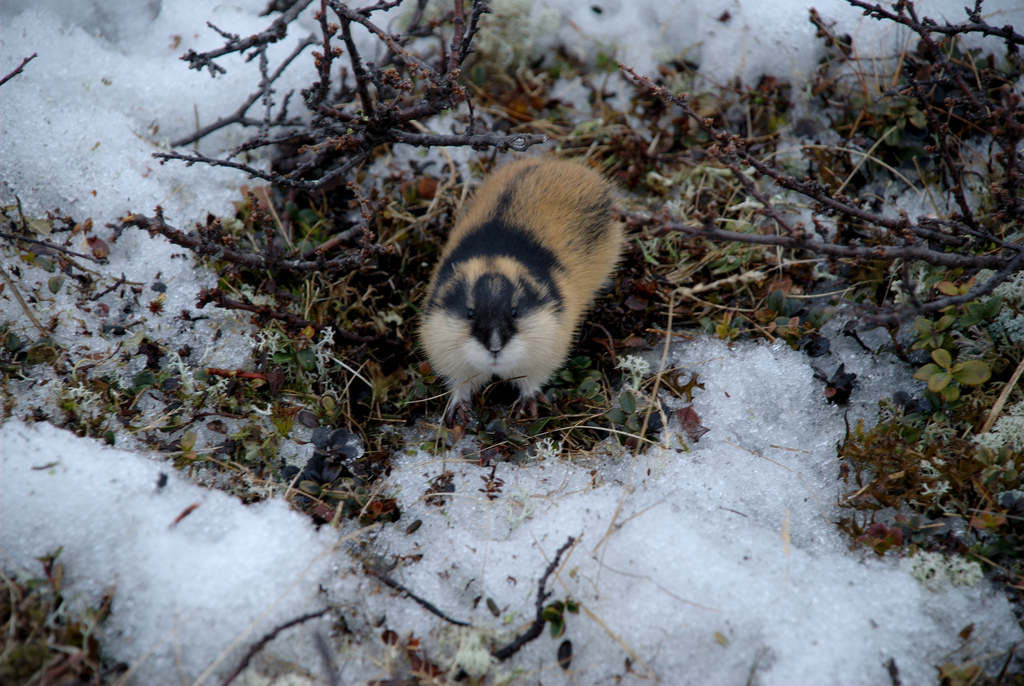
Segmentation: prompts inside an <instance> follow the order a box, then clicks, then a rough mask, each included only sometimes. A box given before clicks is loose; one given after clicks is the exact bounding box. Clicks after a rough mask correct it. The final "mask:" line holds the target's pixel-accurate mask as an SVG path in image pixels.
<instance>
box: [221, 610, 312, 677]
mask: <svg viewBox="0 0 1024 686" xmlns="http://www.w3.org/2000/svg"><path fill="white" fill-rule="evenodd" d="M328 610H330V608H329V607H325V608H324V609H322V610H318V611H317V612H310V613H309V614H305V615H302V616H301V617H296V618H295V619H292V620H290V621H287V622H285V623H284V624H281V625H280V626H278V627H275V628H274V630H273V631H271V632H270V633H268V634H267V635H266V636H264V637H263V638H261V639H260V640H259V641H257V642H256V643H254V644H253V646H252V648H250V649H249V652H248V653H246V654H245V657H243V658H242V660H241V661H240V662H239V663H238V666H237V667H235V669H234V671H233V672H231V674H229V675H228V677H227V678H226V679H224V682H223V683H222V685H221V686H229V685H230V684H231V682H232V681H234V680H235V679H237V678H238V675H239V674H241V673H242V672H243V671H245V668H246V667H248V666H249V661H250V660H252V659H253V658H254V657H255V656H256V654H257V653H258V652H260V651H261V650H263V648H264V647H265V646H266V645H267V644H268V643H270V642H271V641H273V640H274V639H275V638H277V635H278V634H280V633H281V632H282V631H286V630H288V629H291V628H292V627H293V626H298V625H300V624H304V623H306V622H308V621H309V620H311V619H316V618H317V617H323V616H324V615H325V614H327V611H328Z"/></svg>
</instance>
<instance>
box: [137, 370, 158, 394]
mask: <svg viewBox="0 0 1024 686" xmlns="http://www.w3.org/2000/svg"><path fill="white" fill-rule="evenodd" d="M155 385H156V374H154V373H153V372H152V371H150V370H148V369H144V370H142V371H141V372H139V373H138V374H136V375H135V378H134V379H133V380H132V386H134V388H133V389H132V390H133V392H134V393H135V394H136V395H137V394H138V393H139V392H141V391H142V390H144V389H146V388H148V387H150V386H155Z"/></svg>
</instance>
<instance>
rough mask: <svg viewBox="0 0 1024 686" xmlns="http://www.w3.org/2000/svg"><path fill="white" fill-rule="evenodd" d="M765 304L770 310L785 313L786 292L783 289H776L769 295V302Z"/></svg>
mask: <svg viewBox="0 0 1024 686" xmlns="http://www.w3.org/2000/svg"><path fill="white" fill-rule="evenodd" d="M765 306H766V307H767V308H768V309H769V310H773V311H774V312H776V313H778V314H783V313H784V312H785V311H786V294H785V293H783V292H782V289H778V288H777V289H775V290H774V291H772V292H771V293H770V294H769V295H768V302H767V303H766V305H765Z"/></svg>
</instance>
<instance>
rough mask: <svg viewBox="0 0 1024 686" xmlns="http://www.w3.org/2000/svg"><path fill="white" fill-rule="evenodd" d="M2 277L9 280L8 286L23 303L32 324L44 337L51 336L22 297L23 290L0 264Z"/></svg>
mask: <svg viewBox="0 0 1024 686" xmlns="http://www.w3.org/2000/svg"><path fill="white" fill-rule="evenodd" d="M0 277H3V280H4V281H6V282H7V287H8V288H10V289H11V293H14V299H15V300H17V301H18V304H19V305H21V309H22V311H23V312H24V313H25V316H26V317H28V318H29V321H31V322H32V325H33V326H35V327H36V328H37V329H38V330H39V333H40V334H42V335H43V336H44V337H45V336H49V335H50V332H49V331H47V330H46V329H45V328H44V327H43V325H42V324H40V323H39V320H38V319H36V316H35V315H34V314H32V310H31V309H29V306H28V303H26V302H25V299H24V298H22V297H21V292H20V291H18V287H17V286H15V285H14V281H12V280H11V277H10V276H8V274H7V271H6V270H5V269H4V268H3V266H0Z"/></svg>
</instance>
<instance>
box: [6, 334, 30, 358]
mask: <svg viewBox="0 0 1024 686" xmlns="http://www.w3.org/2000/svg"><path fill="white" fill-rule="evenodd" d="M4 347H6V348H7V350H8V351H9V352H12V353H16V352H18V351H19V350H21V349H22V348H24V347H25V341H23V340H21V338H20V337H19V336H18V334H16V333H14V332H13V331H11V332H10V333H9V334H7V340H6V341H5V342H4Z"/></svg>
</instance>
